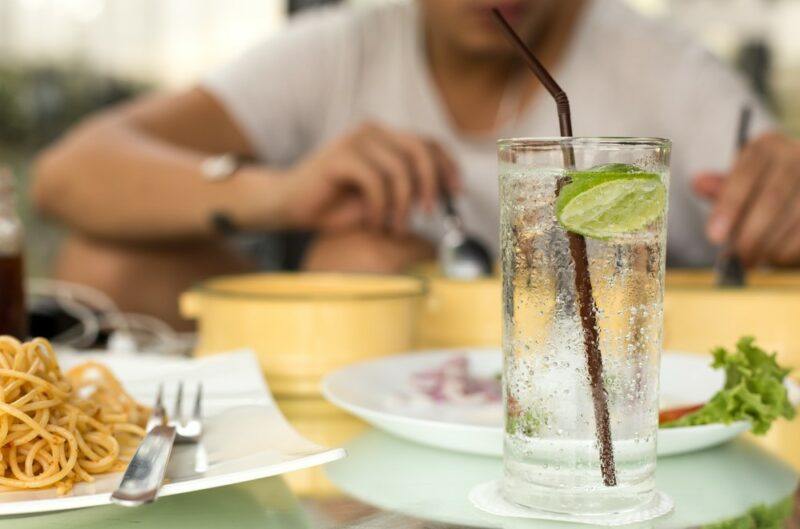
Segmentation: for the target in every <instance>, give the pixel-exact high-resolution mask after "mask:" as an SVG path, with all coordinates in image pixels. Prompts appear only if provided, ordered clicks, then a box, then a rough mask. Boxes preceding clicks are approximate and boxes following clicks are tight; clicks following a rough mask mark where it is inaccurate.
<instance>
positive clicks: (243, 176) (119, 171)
mask: <svg viewBox="0 0 800 529" xmlns="http://www.w3.org/2000/svg"><path fill="white" fill-rule="evenodd" d="M204 159H205V156H204V155H203V153H200V152H193V151H191V150H190V149H186V148H182V147H179V146H175V145H171V144H169V143H167V142H164V141H161V140H159V139H157V138H152V137H148V136H147V135H145V134H140V133H138V132H137V131H135V130H132V129H130V128H126V127H125V126H123V125H121V124H119V123H117V122H114V121H111V120H110V122H107V123H104V122H103V118H100V120H99V121H97V122H95V123H89V124H87V125H84V126H83V127H82V128H81V129H79V130H76V131H75V132H74V133H73V134H72V135H70V136H69V137H67V138H66V139H65V140H63V141H62V142H60V143H59V144H56V145H55V146H53V147H51V148H50V149H49V150H48V151H47V152H45V153H44V155H43V156H42V157H41V159H40V160H39V163H38V164H37V166H36V170H35V173H36V181H35V183H34V199H35V202H36V204H37V205H38V206H39V208H40V209H41V210H42V211H43V212H44V213H46V214H48V215H51V216H53V217H55V218H57V219H59V220H61V221H62V222H64V223H65V224H67V225H68V226H70V227H71V228H73V229H76V230H78V231H81V232H84V233H86V234H89V235H92V236H94V237H101V238H112V239H131V240H153V239H170V238H193V237H208V236H211V235H213V226H212V224H211V222H210V218H211V216H212V214H213V213H215V212H224V213H226V214H227V215H229V216H230V217H231V219H232V220H233V221H234V222H240V223H243V224H244V223H247V222H249V221H250V219H249V218H247V217H249V216H251V215H254V214H259V215H261V216H263V217H264V218H269V213H270V210H275V209H277V207H278V200H279V198H278V196H277V194H278V190H277V187H278V186H279V182H278V179H279V178H280V177H279V176H278V175H277V174H271V175H270V174H264V175H263V176H262V175H255V174H253V171H248V170H246V169H242V170H240V171H239V173H240V174H235V175H234V176H233V177H231V178H230V179H228V180H225V181H223V182H209V181H207V180H205V179H204V178H203V175H202V172H201V164H202V162H203V160H204ZM268 180H272V181H273V182H268ZM270 183H274V184H275V187H276V189H275V193H269V191H270ZM254 195H263V197H262V200H261V201H258V200H257V199H256V196H254ZM259 202H260V204H259ZM251 203H252V204H253V205H252V206H251V205H250V204H251ZM254 207H260V208H263V211H262V212H251V211H249V209H253V208H254ZM277 222H278V220H277V219H276V224H277Z"/></svg>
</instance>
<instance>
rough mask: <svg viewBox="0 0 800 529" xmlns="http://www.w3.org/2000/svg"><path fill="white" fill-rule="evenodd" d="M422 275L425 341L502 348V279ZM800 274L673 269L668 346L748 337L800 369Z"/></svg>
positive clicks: (690, 347) (705, 347) (429, 269)
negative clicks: (744, 281) (716, 278)
mask: <svg viewBox="0 0 800 529" xmlns="http://www.w3.org/2000/svg"><path fill="white" fill-rule="evenodd" d="M417 273H419V274H420V275H422V276H423V277H425V278H426V279H427V281H428V291H429V294H428V297H427V298H426V300H425V303H424V305H423V308H422V317H421V318H420V319H419V328H418V331H417V336H418V337H419V341H418V346H419V347H461V346H490V347H499V346H500V343H501V339H502V329H503V325H502V314H501V310H502V309H501V282H500V279H499V278H498V277H492V278H487V279H481V280H478V281H458V280H452V279H447V278H445V277H442V276H441V275H439V274H438V272H437V270H436V268H435V267H434V266H430V265H428V266H424V267H421V268H420V269H418V270H417ZM798 315H800V274H798V273H794V272H752V273H750V274H749V276H748V286H747V287H746V288H743V289H720V288H717V287H715V286H714V282H713V275H712V273H711V271H710V270H669V271H667V276H666V293H665V299H664V347H665V348H667V349H675V350H683V351H688V352H698V353H703V354H705V353H707V352H708V351H709V350H710V349H711V348H712V347H715V346H717V345H723V346H726V347H732V346H733V345H734V344H735V343H736V340H738V339H739V337H741V336H743V335H747V334H750V335H753V336H755V337H756V338H757V340H758V343H759V344H761V345H762V346H763V347H765V348H768V349H770V350H774V351H778V352H779V354H780V357H781V361H782V362H784V363H786V364H787V365H790V366H794V367H798V368H800V326H798V325H796V324H795V323H794V320H796V319H797V317H798Z"/></svg>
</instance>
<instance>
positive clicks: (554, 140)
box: [497, 136, 672, 149]
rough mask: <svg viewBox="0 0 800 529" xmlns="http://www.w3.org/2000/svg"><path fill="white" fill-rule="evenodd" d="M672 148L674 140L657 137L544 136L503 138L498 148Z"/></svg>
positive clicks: (498, 142) (499, 141)
mask: <svg viewBox="0 0 800 529" xmlns="http://www.w3.org/2000/svg"><path fill="white" fill-rule="evenodd" d="M565 146H572V147H595V146H609V147H614V146H617V147H628V146H633V147H662V148H663V147H671V146H672V140H670V139H668V138H659V137H656V136H543V137H530V138H501V139H499V140H497V147H498V148H504V147H525V148H533V149H550V148H553V147H565Z"/></svg>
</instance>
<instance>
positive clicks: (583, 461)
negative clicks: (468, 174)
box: [498, 138, 670, 514]
mask: <svg viewBox="0 0 800 529" xmlns="http://www.w3.org/2000/svg"><path fill="white" fill-rule="evenodd" d="M669 157H670V142H669V141H668V140H664V139H658V138H551V139H513V140H501V141H500V142H499V143H498V158H499V171H500V174H499V176H500V201H501V228H500V230H501V233H500V236H501V247H502V265H503V311H504V329H503V355H504V367H503V393H504V403H505V440H504V453H503V462H504V478H503V482H502V493H503V495H504V497H505V498H506V499H507V500H509V501H512V502H514V503H517V504H520V505H524V506H527V507H532V508H535V509H539V510H546V511H554V512H560V513H571V514H609V513H616V512H623V511H626V510H634V509H637V508H639V507H642V506H643V505H645V504H647V503H648V502H650V501H651V500H652V499H653V496H654V494H655V489H654V485H655V479H654V473H655V467H656V436H657V431H658V376H659V361H660V352H661V341H662V328H663V292H664V261H665V255H666V251H665V244H666V219H667V216H666V214H667V194H668V184H669Z"/></svg>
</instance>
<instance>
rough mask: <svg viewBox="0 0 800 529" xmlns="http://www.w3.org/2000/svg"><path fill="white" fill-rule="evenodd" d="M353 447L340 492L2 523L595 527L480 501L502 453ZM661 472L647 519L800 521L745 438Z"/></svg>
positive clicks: (392, 441)
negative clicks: (477, 490) (662, 510)
mask: <svg viewBox="0 0 800 529" xmlns="http://www.w3.org/2000/svg"><path fill="white" fill-rule="evenodd" d="M798 444H799V446H798V449H800V440H799V441H798ZM347 449H348V452H349V457H348V458H346V459H344V460H341V461H337V462H335V463H332V464H331V465H329V467H328V468H327V473H328V476H329V477H330V479H331V481H333V483H334V484H335V485H336V486H337V488H338V489H339V490H340V491H341V495H340V496H338V497H333V498H326V499H312V498H298V497H296V496H295V495H294V494H292V492H291V491H290V490H289V489H288V487H287V486H286V484H285V483H284V481H283V480H282V479H281V478H279V477H278V478H269V479H263V480H259V481H253V482H250V483H244V484H239V485H232V486H228V487H222V488H218V489H213V490H207V491H202V492H196V493H190V494H182V495H178V496H171V497H166V498H162V499H160V500H159V501H157V502H156V503H154V504H152V505H147V506H144V507H138V508H124V507H117V506H105V507H93V508H87V509H80V510H75V511H67V512H60V513H49V514H41V515H29V516H13V517H3V518H0V529H34V528H35V529H39V528H48V529H49V528H53V529H79V528H80V529H117V528H126V529H149V528H170V529H222V528H228V527H230V528H236V529H256V528H257V529H273V528H274V529H307V528H326V529H327V528H340V527H358V528H364V529H368V528H369V529H373V528H374V529H384V528H385V529H404V528H409V529H412V528H413V529H425V528H440V527H451V526H452V527H463V526H470V527H503V528H506V527H507V528H518V527H519V528H534V527H535V528H542V529H548V528H551V527H552V528H554V529H555V528H559V529H561V528H567V527H574V528H576V529H577V528H580V527H584V528H586V527H588V526H570V525H568V524H557V523H553V522H539V521H531V520H511V519H502V518H497V517H493V516H490V515H486V514H483V513H480V512H478V511H477V510H475V509H474V508H473V507H472V506H471V505H470V504H469V501H468V500H467V497H466V496H467V493H468V492H469V490H470V489H471V488H472V487H473V486H474V485H476V484H478V483H482V482H485V481H489V480H491V479H496V478H497V477H499V475H500V461H499V459H492V458H486V457H477V456H469V455H463V454H456V453H451V452H445V451H441V450H437V449H434V448H428V447H424V446H421V445H416V444H414V443H410V442H407V441H403V440H400V439H396V438H394V437H391V436H389V435H386V434H383V433H380V432H377V431H370V432H368V433H366V434H364V435H362V436H361V437H359V438H357V439H356V440H354V441H353V442H352V443H350V445H349V446H348V447H347ZM657 482H658V487H659V488H660V489H661V490H663V491H665V492H666V493H668V494H669V495H670V496H672V498H673V499H674V500H675V504H676V509H675V512H674V513H673V514H671V515H670V516H668V517H665V518H662V519H660V520H657V521H655V522H653V523H652V524H646V525H645V526H646V527H653V528H654V529H672V528H690V527H691V528H695V527H704V526H710V525H713V524H722V525H721V527H724V528H726V529H727V528H728V527H730V528H731V529H734V528H735V529H739V528H741V529H761V528H764V529H767V528H769V529H779V528H780V527H788V528H790V529H796V528H800V504H798V505H795V492H796V490H797V488H798V476H797V474H796V473H795V472H794V471H793V470H792V469H791V468H790V467H789V466H788V465H786V464H784V463H783V462H781V461H780V460H779V459H777V458H775V457H774V456H771V455H768V454H766V453H765V452H763V451H762V450H760V449H759V448H757V447H755V446H754V445H752V444H750V443H748V442H746V441H736V442H734V443H730V444H728V445H724V446H721V447H719V448H715V449H711V450H706V451H703V452H698V453H695V454H690V455H686V456H677V457H671V458H664V459H661V460H659V463H658V473H657ZM798 503H800V502H798ZM787 524H788V525H787ZM792 524H793V525H792Z"/></svg>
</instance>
